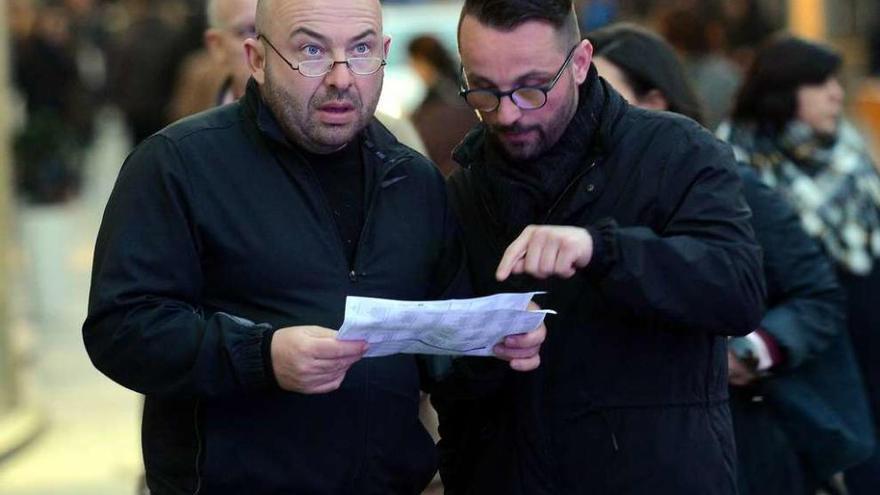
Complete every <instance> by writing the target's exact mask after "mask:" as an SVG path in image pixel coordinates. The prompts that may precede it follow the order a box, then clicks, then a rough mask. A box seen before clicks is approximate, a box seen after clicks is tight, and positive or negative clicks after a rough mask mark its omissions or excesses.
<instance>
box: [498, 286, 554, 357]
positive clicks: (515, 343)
mask: <svg viewBox="0 0 880 495" xmlns="http://www.w3.org/2000/svg"><path fill="white" fill-rule="evenodd" d="M529 309H532V310H536V309H541V308H540V307H538V305H537V304H535V303H533V302H530V303H529ZM545 337H547V327H545V326H544V324H543V323H541V325H540V326H539V327H538V328H536V329H534V330H532V331H531V332H528V333H520V334H516V335H508V336H507V337H505V338H504V340H502V341H501V342H499V343H498V344H497V345H495V348H494V349H493V352H495V356H496V357H498V358H499V359H503V360H505V361H510V367H511V368H513V369H515V370H516V371H532V370H533V369H535V368H537V367H538V365H540V364H541V356H540V354H539V353H540V352H541V344H542V343H543V342H544V338H545Z"/></svg>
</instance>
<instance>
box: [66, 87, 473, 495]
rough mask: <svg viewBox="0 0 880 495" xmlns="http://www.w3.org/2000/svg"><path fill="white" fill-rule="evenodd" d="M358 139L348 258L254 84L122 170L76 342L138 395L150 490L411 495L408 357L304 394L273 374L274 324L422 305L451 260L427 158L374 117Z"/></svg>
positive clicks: (422, 475)
mask: <svg viewBox="0 0 880 495" xmlns="http://www.w3.org/2000/svg"><path fill="white" fill-rule="evenodd" d="M357 143H360V146H361V149H362V155H363V160H364V170H365V174H364V175H365V177H366V182H367V184H366V185H367V187H366V191H367V193H366V194H365V196H366V197H367V202H366V220H365V224H364V227H363V231H362V232H361V235H360V243H359V246H358V249H357V252H356V255H355V259H354V262H353V265H349V263H348V261H347V259H346V255H345V251H344V249H343V245H342V241H341V238H340V235H339V232H338V230H337V228H336V226H335V222H334V218H333V214H332V211H331V210H330V207H329V203H328V202H327V200H326V199H325V198H324V196H323V194H322V190H321V188H320V187H319V183H318V180H317V177H316V176H315V174H314V173H312V172H311V170H310V168H309V166H308V165H307V164H306V163H305V162H304V159H303V157H302V155H301V154H300V152H299V151H298V149H297V148H296V147H294V146H293V145H291V144H290V142H289V141H288V140H287V139H286V138H285V137H284V135H283V133H282V132H281V129H280V126H279V125H278V123H277V122H276V120H275V119H274V117H273V115H272V114H271V112H270V111H269V109H268V108H267V107H266V106H265V105H264V104H263V103H262V101H261V100H260V98H259V96H258V93H257V91H256V88H255V85H254V84H253V83H252V84H251V86H250V87H249V89H248V93H247V95H246V96H245V97H244V98H243V99H242V100H241V101H239V102H237V103H234V104H232V105H228V106H224V107H220V108H218V109H214V110H210V111H208V112H206V113H203V114H199V115H197V116H194V117H192V118H189V119H186V120H184V121H181V122H180V123H178V124H175V125H173V126H171V127H168V128H166V129H165V130H163V131H161V132H160V133H158V134H156V135H154V136H152V137H151V138H149V139H148V140H147V141H145V142H144V143H143V144H142V145H141V146H139V147H138V148H137V149H136V150H135V151H134V152H133V153H132V155H131V156H130V157H129V158H128V160H127V161H126V163H125V165H124V166H123V168H122V171H121V173H120V176H119V180H118V182H117V184H116V187H115V189H114V192H113V194H112V196H111V198H110V202H109V204H108V206H107V210H106V213H105V216H104V220H103V224H102V226H101V231H100V234H99V236H98V242H97V248H96V253H95V265H94V272H93V278H92V288H91V295H90V302H89V315H88V319H87V320H86V322H85V325H84V327H83V334H84V338H85V343H86V347H87V349H88V352H89V356H90V357H91V359H92V361H93V362H94V363H95V365H96V366H97V367H98V368H99V369H100V370H101V371H103V372H104V373H105V374H106V375H108V376H109V377H110V378H112V379H113V380H115V381H117V382H118V383H120V384H122V385H124V386H126V387H128V388H131V389H133V390H136V391H138V392H141V393H143V394H145V395H146V404H145V407H144V419H143V450H144V461H145V464H146V470H147V481H148V484H149V486H150V489H151V492H152V493H153V494H156V495H165V494H191V493H196V492H197V493H202V494H214V493H236V494H244V493H249V494H250V493H253V494H270V493H273V494H274V493H285V494H287V493H314V494H331V493H332V494H347V493H364V494H368V493H372V494H389V493H400V494H417V493H419V492H420V491H421V490H422V489H423V488H424V486H425V485H427V483H428V482H429V481H430V480H431V477H432V476H433V475H434V473H435V469H436V461H437V458H436V453H435V448H434V445H433V442H432V441H431V437H430V436H429V435H428V433H427V432H426V431H425V429H424V428H423V427H422V425H421V423H420V422H419V419H418V408H419V385H420V382H419V373H418V368H417V361H416V358H415V357H413V356H412V355H395V356H389V357H384V358H370V359H364V360H361V361H360V362H358V363H356V364H355V365H353V366H352V367H351V369H350V370H349V371H348V373H347V375H346V378H345V381H344V382H343V383H342V386H341V388H340V389H339V390H337V391H335V392H332V393H328V394H318V395H303V394H298V393H290V392H285V391H282V390H280V389H279V388H278V387H277V385H275V384H274V377H273V376H272V374H271V371H269V368H268V367H267V362H268V357H267V351H268V341H267V339H268V336H269V334H270V333H271V332H272V331H273V330H274V329H277V328H282V327H287V326H294V325H319V326H323V327H327V328H331V329H334V328H339V326H340V324H341V323H342V320H343V314H344V309H345V298H346V296H348V295H358V296H371V297H388V298H397V299H430V298H435V297H438V296H441V295H443V292H444V290H445V289H447V288H449V287H450V280H452V279H453V277H454V276H455V274H456V273H457V271H458V269H459V268H460V267H461V268H462V270H461V271H462V272H463V265H461V263H462V260H461V253H460V245H459V244H458V243H457V237H456V231H457V229H456V228H455V226H454V225H455V224H454V221H453V217H454V215H453V214H452V213H451V210H450V209H449V208H448V206H447V201H446V191H445V185H444V182H443V179H442V176H441V175H440V173H439V172H438V171H437V170H436V168H435V167H434V166H433V165H432V164H431V163H430V162H428V161H427V160H426V159H424V158H423V157H422V156H421V155H418V154H417V153H415V152H413V151H411V150H410V149H408V148H406V147H404V146H403V145H401V144H399V143H398V142H397V141H396V140H395V139H394V137H393V136H392V135H391V134H390V133H388V131H387V130H385V129H384V128H383V127H382V126H381V125H380V124H378V123H377V122H376V121H373V123H372V124H371V125H370V126H369V127H368V129H367V130H366V131H365V132H364V133H363V135H362V136H360V137H359V138H358V140H357ZM357 143H356V144H353V145H358V144H357Z"/></svg>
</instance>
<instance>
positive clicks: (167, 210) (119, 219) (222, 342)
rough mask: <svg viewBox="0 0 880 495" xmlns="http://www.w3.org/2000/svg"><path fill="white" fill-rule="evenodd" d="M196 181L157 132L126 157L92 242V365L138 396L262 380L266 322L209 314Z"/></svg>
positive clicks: (231, 388)
mask: <svg viewBox="0 0 880 495" xmlns="http://www.w3.org/2000/svg"><path fill="white" fill-rule="evenodd" d="M197 231H198V226H197V221H196V220H195V215H194V201H193V195H192V189H191V186H190V184H189V182H188V178H187V176H186V169H185V163H184V162H183V160H182V158H181V156H180V154H179V152H178V150H177V148H176V147H175V145H174V143H173V142H172V141H170V140H169V139H168V138H166V137H164V136H162V135H156V136H153V137H151V138H150V139H148V140H147V141H145V142H144V143H143V144H141V145H140V146H139V147H138V148H137V149H136V150H135V151H134V152H133V153H132V155H131V156H129V158H128V159H127V160H126V162H125V163H124V164H123V167H122V170H121V171H120V175H119V178H118V179H117V182H116V185H115V186H114V190H113V192H112V194H111V196H110V200H109V202H108V204H107V208H106V210H105V212H104V218H103V221H102V224H101V228H100V232H99V234H98V240H97V244H96V247H95V258H94V265H93V271H92V284H91V290H90V294H89V309H88V316H87V318H86V321H85V323H84V325H83V339H84V342H85V346H86V349H87V351H88V353H89V357H90V358H91V360H92V362H93V363H94V365H95V366H96V367H97V368H98V369H99V370H101V371H102V372H103V373H104V374H106V375H107V376H108V377H110V378H111V379H113V380H114V381H116V382H118V383H119V384H121V385H123V386H125V387H127V388H130V389H132V390H135V391H137V392H140V393H143V394H154V395H161V396H173V397H200V396H216V395H223V394H230V393H235V392H239V391H244V390H248V389H254V388H261V387H266V386H268V385H270V384H272V383H274V380H273V379H272V378H271V377H270V376H268V375H269V374H270V373H267V371H266V370H267V369H269V370H271V368H269V367H267V366H266V361H265V360H264V356H263V355H264V351H263V348H264V346H265V343H266V342H268V339H270V338H271V332H272V328H271V327H270V326H269V325H265V324H262V325H261V324H254V323H252V322H249V321H247V320H244V319H242V318H238V317H235V316H232V315H226V314H223V313H214V314H211V315H206V314H205V311H204V310H203V308H202V307H200V296H201V293H202V288H203V283H204V279H203V274H202V270H201V262H200V261H201V258H200V255H201V253H200V251H201V249H200V246H199V241H198V236H197Z"/></svg>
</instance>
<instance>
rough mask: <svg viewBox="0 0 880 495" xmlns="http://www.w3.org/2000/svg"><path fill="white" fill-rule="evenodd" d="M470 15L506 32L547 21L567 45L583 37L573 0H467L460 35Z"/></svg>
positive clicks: (462, 11)
mask: <svg viewBox="0 0 880 495" xmlns="http://www.w3.org/2000/svg"><path fill="white" fill-rule="evenodd" d="M468 15H470V16H473V17H475V18H476V19H477V20H478V21H480V23H481V24H483V25H486V26H489V27H492V28H495V29H499V30H502V31H510V30H512V29H516V28H517V27H519V26H520V25H522V24H524V23H526V22H529V21H543V22H546V23H549V24H550V25H552V26H553V27H554V28H555V29H556V31H557V32H558V33H559V35H560V41H563V45H572V44H574V43H576V42H578V41H579V40H580V39H581V34H580V27H578V22H577V16H576V15H575V13H574V6H573V5H572V2H571V0H465V2H464V6H463V7H462V9H461V18H460V19H459V23H458V27H459V35H460V34H461V20H463V19H464V18H465V16H468ZM566 49H567V48H566Z"/></svg>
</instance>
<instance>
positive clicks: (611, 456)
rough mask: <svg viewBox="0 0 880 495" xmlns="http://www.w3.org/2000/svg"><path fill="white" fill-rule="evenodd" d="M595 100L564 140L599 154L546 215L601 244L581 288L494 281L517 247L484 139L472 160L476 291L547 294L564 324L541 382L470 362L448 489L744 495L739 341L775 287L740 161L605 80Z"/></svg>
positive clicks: (466, 225)
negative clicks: (735, 346)
mask: <svg viewBox="0 0 880 495" xmlns="http://www.w3.org/2000/svg"><path fill="white" fill-rule="evenodd" d="M580 98H581V101H582V102H583V103H582V104H581V105H580V106H579V110H578V114H577V115H576V116H575V118H574V120H573V124H571V125H570V126H569V129H568V130H566V134H565V135H564V136H563V141H565V142H569V141H570V139H569V138H567V137H566V136H568V135H570V134H572V133H592V135H591V136H587V139H583V141H585V142H589V143H591V145H590V146H591V149H590V150H589V153H587V154H586V155H585V156H587V159H586V160H584V161H582V162H581V163H580V164H579V165H577V164H576V165H577V172H576V174H575V176H574V178H573V179H570V180H569V182H568V185H567V186H566V187H565V189H564V192H563V193H562V195H561V196H560V197H559V198H557V200H556V202H555V206H554V207H553V208H552V209H550V211H548V212H547V213H546V215H544V216H543V218H537V219H534V223H540V224H556V225H570V226H579V227H584V228H587V229H588V230H589V231H590V233H591V234H592V235H593V239H594V243H595V252H594V255H593V259H592V261H591V262H590V264H589V266H588V267H587V268H585V269H583V270H581V271H580V272H579V273H578V274H576V275H575V276H574V277H573V278H571V279H568V280H560V279H551V280H550V281H548V282H545V283H542V282H539V281H537V280H534V279H531V278H528V277H519V278H518V279H512V280H511V281H510V282H506V283H498V282H497V281H496V280H495V277H494V271H495V268H496V266H497V265H498V262H499V260H500V258H501V255H502V252H503V250H504V249H505V247H506V246H507V244H508V243H509V242H510V241H511V240H512V236H511V234H510V233H509V232H508V230H507V229H506V228H505V225H504V223H505V219H503V218H499V216H498V214H497V211H498V208H497V206H498V205H497V204H495V203H494V202H493V201H492V196H491V195H490V194H489V192H488V190H487V188H486V187H485V186H486V185H485V184H483V183H481V182H480V181H479V180H478V179H477V175H478V174H477V173H476V172H478V167H485V166H490V165H487V164H486V163H484V162H483V157H484V156H485V155H484V151H485V150H486V148H485V146H486V134H485V129H484V128H482V127H480V128H477V129H475V130H474V131H473V132H472V133H471V134H469V135H468V137H467V138H466V139H465V141H464V142H463V144H462V145H461V147H460V148H459V150H458V151H457V154H456V157H457V159H458V160H459V163H460V164H461V165H462V167H463V169H462V170H461V171H460V172H458V173H456V174H455V175H453V176H452V178H451V182H450V191H451V200H452V202H453V204H454V206H455V207H456V209H457V211H458V213H459V216H460V219H461V221H462V226H463V230H464V235H465V239H466V242H465V243H466V246H467V250H468V260H469V266H470V272H471V275H472V281H473V284H474V287H475V290H476V291H477V292H478V293H480V294H488V293H493V292H497V291H501V290H511V289H518V290H522V289H543V290H547V291H548V294H547V295H546V297H544V298H543V299H540V300H539V302H540V304H541V305H542V306H543V307H546V308H550V309H554V310H556V311H557V312H558V315H557V316H555V317H552V318H550V319H549V321H548V323H547V325H548V336H547V340H546V342H545V343H544V345H543V347H542V350H541V359H542V361H541V362H542V364H541V367H540V368H539V369H538V370H537V371H535V372H531V373H526V374H515V373H509V372H506V371H505V370H503V369H501V368H500V367H496V366H495V365H494V364H493V363H491V362H488V361H474V360H467V359H459V360H456V363H455V366H456V370H455V373H454V374H453V375H452V376H451V377H450V379H449V380H448V381H447V382H446V383H444V387H443V388H442V389H440V390H438V391H437V393H436V394H435V405H436V406H437V408H438V411H439V413H440V430H441V437H442V440H441V444H440V446H441V457H442V459H441V475H442V476H443V479H444V483H445V484H446V486H447V488H448V491H447V493H450V494H456V493H472V494H487V493H499V494H500V493H504V494H528V495H538V494H549V493H552V494H565V495H569V494H575V493H583V494H614V495H621V494H633V495H635V494H645V493H653V494H676V495H681V494H700V495H707V494H734V493H735V492H736V487H735V466H734V463H735V449H734V445H733V432H732V430H731V423H730V415H729V410H728V407H727V398H728V395H727V368H726V365H727V363H726V345H725V340H726V336H728V335H743V334H746V333H748V332H750V331H752V330H754V329H755V328H756V327H757V325H758V323H759V321H760V317H761V314H762V301H763V299H764V286H763V277H762V273H761V262H760V250H759V248H758V246H757V245H756V243H755V240H754V236H753V233H752V229H751V226H750V225H749V217H750V212H749V209H748V207H747V206H746V204H745V201H744V200H743V197H742V193H741V183H740V179H739V177H738V175H737V172H736V168H735V167H736V165H735V163H734V158H733V155H732V153H731V151H730V149H729V148H728V147H727V146H726V145H725V144H723V143H721V142H720V141H718V140H716V139H715V138H714V137H713V136H712V135H711V134H709V133H708V132H706V131H705V130H704V129H703V128H702V127H700V126H699V125H698V124H696V123H695V122H693V121H691V120H688V119H686V118H683V117H680V116H676V115H671V114H661V113H655V112H648V111H644V110H640V109H636V108H634V107H630V106H629V105H628V104H627V103H626V102H625V101H624V100H623V98H621V97H620V95H618V94H617V93H616V92H615V91H614V90H613V89H611V88H610V86H608V85H607V84H606V83H604V81H601V80H600V79H599V78H598V76H597V75H596V73H595V70H594V69H591V71H590V75H589V77H588V79H587V81H586V82H585V83H584V84H583V85H581V93H580ZM575 125H576V126H577V127H573V126H575ZM581 125H583V127H581ZM577 151H580V150H562V151H559V150H555V151H554V152H559V153H560V154H561V156H562V158H561V160H562V161H565V160H571V156H580V155H579V154H578V153H577ZM562 168H565V167H562ZM509 199H510V201H511V202H514V203H515V202H516V201H518V200H519V198H509Z"/></svg>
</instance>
